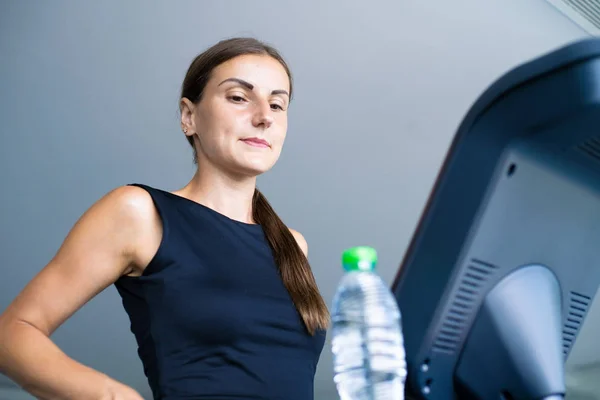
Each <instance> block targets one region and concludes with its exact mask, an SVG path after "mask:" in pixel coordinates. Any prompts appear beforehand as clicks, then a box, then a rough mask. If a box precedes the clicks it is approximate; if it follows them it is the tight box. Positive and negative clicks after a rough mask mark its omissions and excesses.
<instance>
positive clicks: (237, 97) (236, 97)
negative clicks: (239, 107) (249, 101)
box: [229, 95, 246, 103]
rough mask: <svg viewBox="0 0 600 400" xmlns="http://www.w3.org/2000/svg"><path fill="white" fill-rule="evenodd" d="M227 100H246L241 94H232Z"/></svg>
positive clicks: (239, 101) (237, 101)
mask: <svg viewBox="0 0 600 400" xmlns="http://www.w3.org/2000/svg"><path fill="white" fill-rule="evenodd" d="M229 100H231V101H234V102H236V103H241V102H244V101H246V99H245V98H243V97H242V96H235V95H234V96H229Z"/></svg>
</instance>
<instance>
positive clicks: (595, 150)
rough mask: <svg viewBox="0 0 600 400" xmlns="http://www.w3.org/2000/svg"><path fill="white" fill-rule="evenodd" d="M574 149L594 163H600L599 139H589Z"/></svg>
mask: <svg viewBox="0 0 600 400" xmlns="http://www.w3.org/2000/svg"><path fill="white" fill-rule="evenodd" d="M575 148H576V149H577V150H578V151H580V152H582V153H584V154H586V155H587V156H589V157H592V158H593V159H595V160H596V161H600V137H593V138H590V139H588V140H586V141H585V142H582V143H579V144H578V145H577V146H575Z"/></svg>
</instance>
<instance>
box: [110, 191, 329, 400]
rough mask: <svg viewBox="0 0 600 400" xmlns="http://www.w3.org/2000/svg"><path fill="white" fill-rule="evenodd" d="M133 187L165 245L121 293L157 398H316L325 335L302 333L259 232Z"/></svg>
mask: <svg viewBox="0 0 600 400" xmlns="http://www.w3.org/2000/svg"><path fill="white" fill-rule="evenodd" d="M135 186H138V187H141V188H143V189H145V190H146V191H148V193H150V195H151V197H152V199H153V201H154V205H155V206H156V209H157V211H158V214H159V215H160V218H161V220H162V224H163V236H162V241H161V243H160V246H159V248H158V251H157V252H156V254H155V255H154V258H153V259H152V260H151V262H150V263H149V264H148V266H147V267H146V269H145V270H144V272H143V274H142V276H139V277H128V276H123V277H121V278H119V280H117V281H116V282H115V286H116V288H117V290H118V292H119V294H120V296H121V298H122V301H123V306H124V308H125V311H126V312H127V314H128V315H129V319H130V321H131V331H132V332H133V334H134V335H135V338H136V341H137V344H138V354H139V357H140V359H141V361H142V364H143V366H144V372H145V374H146V376H147V378H148V382H149V384H150V387H151V389H152V392H153V394H154V399H160V400H179V399H182V400H183V399H214V400H233V399H236V400H238V399H285V400H311V399H313V397H314V396H313V393H314V376H315V371H316V367H317V362H318V360H319V357H320V354H321V351H322V349H323V345H324V341H325V331H319V332H318V333H317V334H315V335H314V336H313V335H310V334H309V333H308V332H307V331H306V329H305V327H304V325H303V323H302V320H301V318H300V315H299V314H298V312H297V310H296V308H295V307H294V304H293V303H292V300H291V297H290V296H289V294H288V292H287V290H286V288H285V286H284V285H283V282H282V280H281V277H280V275H279V272H278V269H277V267H276V264H275V262H274V258H273V255H272V252H271V248H270V247H269V244H268V242H267V239H266V237H265V235H264V232H263V230H262V228H261V226H260V225H253V224H246V223H242V222H239V221H235V220H233V219H230V218H228V217H226V216H225V215H223V214H220V213H218V212H217V211H215V210H213V209H211V208H208V207H206V206H203V205H201V204H199V203H197V202H194V201H192V200H189V199H186V198H184V197H182V196H178V195H176V194H173V193H170V192H167V191H163V190H160V189H156V188H152V187H150V186H147V185H141V184H135Z"/></svg>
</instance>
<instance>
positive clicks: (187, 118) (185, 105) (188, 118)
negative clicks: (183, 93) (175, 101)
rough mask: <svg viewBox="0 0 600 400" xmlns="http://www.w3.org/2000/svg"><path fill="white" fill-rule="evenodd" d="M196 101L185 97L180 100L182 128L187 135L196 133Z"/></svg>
mask: <svg viewBox="0 0 600 400" xmlns="http://www.w3.org/2000/svg"><path fill="white" fill-rule="evenodd" d="M195 109H196V107H195V105H194V103H192V102H191V101H190V100H189V99H186V98H185V97H184V98H182V99H181V100H180V101H179V110H180V111H181V130H183V133H185V135H186V136H192V135H193V134H194V133H196V124H195V122H194V110H195Z"/></svg>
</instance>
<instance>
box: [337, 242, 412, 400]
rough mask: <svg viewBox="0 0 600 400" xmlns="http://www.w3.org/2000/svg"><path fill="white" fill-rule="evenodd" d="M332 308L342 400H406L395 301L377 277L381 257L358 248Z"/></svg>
mask: <svg viewBox="0 0 600 400" xmlns="http://www.w3.org/2000/svg"><path fill="white" fill-rule="evenodd" d="M342 264H343V267H344V269H345V270H346V273H345V274H344V277H343V278H342V280H341V282H340V284H339V286H338V289H337V292H336V294H335V297H334V301H333V307H332V351H333V364H334V382H335V384H336V387H337V390H338V393H339V395H340V398H341V400H403V399H404V384H405V381H406V356H405V351H404V338H403V335H402V327H401V317H400V311H399V309H398V305H397V303H396V300H395V299H394V297H393V295H392V293H391V291H390V290H389V288H388V287H387V286H386V285H385V283H384V282H383V280H382V279H381V278H380V277H379V275H378V274H377V273H376V272H375V266H376V264H377V253H376V251H375V250H374V249H373V248H370V247H354V248H351V249H348V250H346V251H345V252H344V253H343V255H342Z"/></svg>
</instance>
